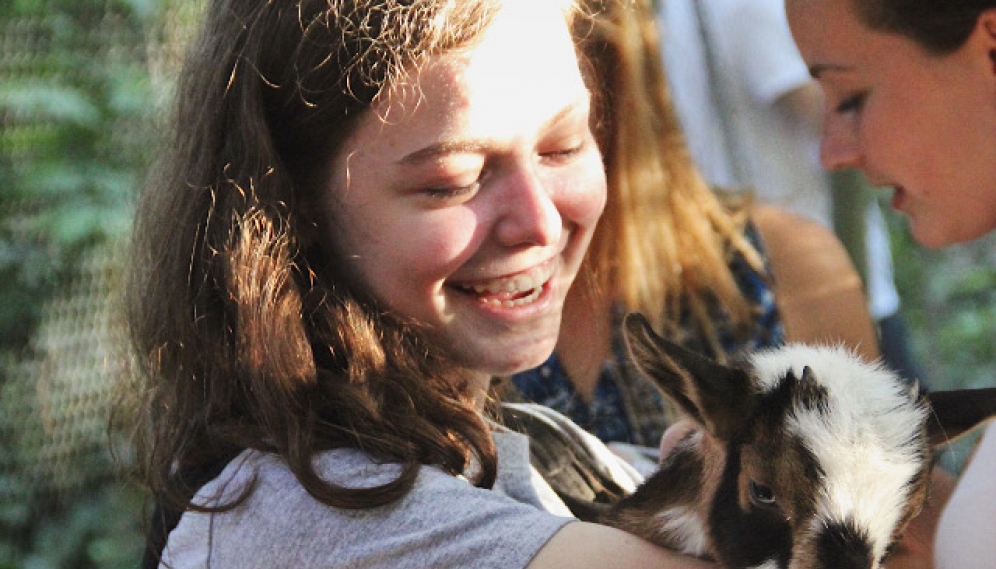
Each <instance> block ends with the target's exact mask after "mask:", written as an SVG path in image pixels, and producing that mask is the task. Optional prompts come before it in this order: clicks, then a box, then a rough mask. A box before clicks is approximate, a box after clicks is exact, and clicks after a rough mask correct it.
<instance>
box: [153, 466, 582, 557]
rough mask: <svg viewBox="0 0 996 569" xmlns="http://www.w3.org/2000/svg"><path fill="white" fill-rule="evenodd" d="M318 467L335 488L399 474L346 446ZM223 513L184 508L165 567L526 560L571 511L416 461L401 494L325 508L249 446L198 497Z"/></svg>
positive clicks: (288, 474) (368, 483) (378, 481)
mask: <svg viewBox="0 0 996 569" xmlns="http://www.w3.org/2000/svg"><path fill="white" fill-rule="evenodd" d="M316 471H317V472H318V473H319V474H320V475H321V476H323V477H325V478H326V479H327V480H329V481H331V482H333V483H335V484H338V485H343V486H349V487H366V486H375V485H381V484H384V483H385V482H387V481H390V480H392V479H393V478H394V477H396V476H397V474H398V473H399V472H400V468H399V467H398V466H397V465H395V464H390V463H381V462H378V461H377V460H374V459H373V458H371V457H370V456H369V455H366V454H365V453H363V452H360V451H357V450H354V449H337V450H333V451H328V452H325V453H322V454H320V455H318V456H317V457H316ZM249 485H251V488H252V490H251V492H249V493H248V494H247V495H246V496H245V499H244V500H242V501H241V502H239V503H237V505H236V506H235V507H233V508H232V509H231V510H228V511H223V512H217V513H199V512H187V513H185V514H184V515H183V517H182V518H181V520H180V523H179V525H178V526H177V527H176V529H175V530H174V531H173V532H172V533H171V534H170V537H169V541H168V543H167V547H166V552H165V557H166V560H167V561H168V562H169V563H171V566H173V567H177V568H178V569H179V568H183V567H195V566H196V567H203V566H205V565H206V561H208V560H209V559H210V561H211V563H212V564H215V565H218V566H226V567H227V566H232V567H238V566H252V567H304V568H306V567H319V566H320V567H359V566H362V567H385V568H387V567H397V568H402V569H404V568H406V567H471V566H472V567H496V568H497V567H525V566H526V565H527V564H528V562H529V560H530V559H531V558H532V557H533V556H534V555H535V554H536V552H537V551H539V549H540V548H541V547H542V546H543V545H544V544H545V543H546V541H547V540H548V539H549V538H550V537H551V536H552V535H553V534H554V533H555V532H556V531H557V530H559V529H560V528H561V527H562V526H563V525H564V524H566V523H568V522H569V521H571V518H566V517H559V516H555V515H553V514H550V513H548V512H545V511H543V510H540V509H539V508H537V507H536V506H534V505H532V504H526V503H522V502H520V501H517V500H516V499H513V498H511V497H509V496H507V495H505V494H503V493H501V492H497V491H492V490H486V489H481V488H476V487H474V486H473V485H472V484H470V483H469V482H467V480H465V479H464V478H462V477H456V476H452V475H450V474H447V473H445V472H443V471H442V470H440V469H438V468H435V467H431V466H424V467H422V468H421V470H420V472H419V475H418V477H417V479H416V481H415V484H414V486H413V488H412V489H411V491H410V492H408V494H406V495H405V496H404V497H403V498H401V499H400V500H398V501H396V502H394V503H391V504H388V505H386V506H381V507H375V508H369V509H357V510H347V509H337V508H332V507H329V506H327V505H326V504H324V503H323V502H321V501H319V500H318V499H316V498H315V497H313V496H311V495H310V494H308V492H307V491H305V489H304V488H303V487H302V486H301V485H300V484H299V483H298V482H297V479H296V478H295V477H294V474H293V473H292V472H291V471H290V470H289V469H288V468H287V466H286V464H285V463H284V462H283V461H282V460H281V459H280V458H279V457H276V456H274V455H269V454H265V453H260V452H256V451H247V452H245V453H243V454H242V455H240V456H239V457H237V458H236V459H235V460H233V461H232V462H231V463H230V464H229V465H228V466H227V467H226V468H225V470H224V471H223V472H222V474H221V475H220V476H219V477H218V478H216V479H215V480H213V481H211V482H210V483H208V484H207V485H205V486H204V487H203V488H202V489H201V490H200V491H199V492H198V495H197V498H196V503H198V504H202V505H213V504H215V503H217V501H218V500H219V499H221V500H222V501H225V500H228V501H230V500H231V499H232V498H237V497H239V496H240V495H241V494H242V493H243V491H244V490H245V489H246V488H247V487H249Z"/></svg>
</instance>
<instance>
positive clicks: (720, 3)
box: [658, 0, 926, 382]
mask: <svg viewBox="0 0 996 569" xmlns="http://www.w3.org/2000/svg"><path fill="white" fill-rule="evenodd" d="M658 19H659V22H660V23H661V27H662V32H661V33H662V38H663V54H664V59H665V68H666V70H667V74H668V78H669V83H670V85H671V90H672V92H673V93H674V101H675V107H676V109H677V111H678V115H679V118H680V119H681V122H682V126H683V129H684V132H685V133H686V137H687V139H688V144H689V147H690V149H691V152H692V156H693V157H694V159H695V160H696V163H697V164H699V166H700V168H701V170H702V173H703V175H704V176H705V178H706V179H707V180H708V181H709V182H710V183H712V184H716V185H719V186H726V187H737V188H750V189H751V190H753V192H754V195H755V196H756V197H757V199H759V200H760V201H762V202H764V203H768V204H772V205H775V206H778V207H780V208H783V209H785V210H787V211H790V212H793V213H797V214H799V215H803V216H806V217H809V218H811V219H814V220H816V221H818V222H819V223H821V224H822V225H823V226H824V227H827V228H831V229H832V228H834V212H833V197H832V196H833V191H832V183H831V177H830V175H829V174H828V172H827V171H826V170H824V169H823V168H822V167H821V165H820V163H819V157H818V146H819V123H820V116H821V112H822V107H823V95H822V92H821V90H820V87H819V85H818V84H817V83H816V82H815V81H814V80H813V78H812V77H810V76H809V71H808V69H807V68H806V65H805V63H804V62H803V61H802V58H801V57H800V56H799V52H798V50H797V49H796V47H795V44H794V43H793V41H792V37H791V34H790V32H789V29H788V24H787V23H786V21H785V10H784V7H783V5H782V0H709V1H708V2H701V1H698V0H664V1H662V2H661V3H660V4H659V9H658ZM842 181H843V182H844V183H849V184H855V183H860V181H859V180H857V179H856V178H854V177H848V178H842ZM862 197H863V198H865V199H864V202H865V204H864V205H865V207H864V209H863V213H862V215H861V217H862V218H863V219H859V220H858V222H859V223H862V227H861V229H862V231H861V232H860V233H863V235H864V238H863V239H862V240H861V241H862V243H863V249H862V250H861V251H859V252H858V254H857V256H856V257H855V259H856V260H857V261H859V262H860V261H864V267H861V269H863V270H860V271H859V272H861V273H862V275H863V276H864V278H865V290H866V293H867V295H868V307H869V311H870V312H871V314H872V317H873V319H874V320H875V323H876V326H877V328H878V334H879V340H880V347H881V350H882V356H883V359H884V360H885V362H886V363H887V364H888V365H889V366H890V367H892V368H893V369H895V370H896V371H897V372H899V373H900V374H901V375H902V376H903V377H906V378H907V379H909V380H911V381H912V380H919V381H922V382H926V378H924V377H923V374H922V371H921V370H920V368H919V366H918V365H917V364H916V361H915V358H914V357H913V355H912V353H911V349H910V346H909V338H908V332H907V329H906V324H905V321H904V319H903V317H902V313H901V311H900V298H899V293H898V291H897V290H896V285H895V279H894V276H893V265H892V253H891V246H890V243H889V234H888V227H887V225H886V222H885V219H884V218H883V216H882V212H881V210H880V208H879V205H878V201H877V200H876V199H872V198H870V197H869V196H862Z"/></svg>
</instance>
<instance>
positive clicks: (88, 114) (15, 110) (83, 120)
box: [0, 79, 101, 127]
mask: <svg viewBox="0 0 996 569" xmlns="http://www.w3.org/2000/svg"><path fill="white" fill-rule="evenodd" d="M0 109H3V110H6V111H7V112H8V113H11V114H13V115H14V116H15V117H20V118H21V120H24V119H28V118H30V119H31V120H35V121H44V120H46V119H48V120H53V121H60V122H62V121H65V122H71V123H74V124H77V125H81V126H87V127H94V126H96V124H97V123H98V121H100V118H101V114H100V111H99V110H98V109H97V107H95V106H94V105H93V104H92V103H91V101H90V97H89V96H87V94H86V93H85V92H83V91H82V90H80V89H78V88H75V87H70V86H66V85H58V84H53V83H47V82H42V81H39V80H38V79H28V80H20V81H18V80H11V81H4V82H2V83H0Z"/></svg>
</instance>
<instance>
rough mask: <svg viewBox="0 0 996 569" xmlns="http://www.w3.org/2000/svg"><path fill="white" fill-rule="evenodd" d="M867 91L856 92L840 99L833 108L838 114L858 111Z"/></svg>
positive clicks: (862, 104)
mask: <svg viewBox="0 0 996 569" xmlns="http://www.w3.org/2000/svg"><path fill="white" fill-rule="evenodd" d="M866 97H867V93H858V94H857V95H852V96H850V97H847V98H846V99H844V100H843V101H841V102H840V103H839V104H838V105H837V107H836V108H835V109H834V110H835V111H836V112H837V113H838V114H844V113H850V112H853V111H860V110H861V108H862V107H863V106H864V104H865V99H866Z"/></svg>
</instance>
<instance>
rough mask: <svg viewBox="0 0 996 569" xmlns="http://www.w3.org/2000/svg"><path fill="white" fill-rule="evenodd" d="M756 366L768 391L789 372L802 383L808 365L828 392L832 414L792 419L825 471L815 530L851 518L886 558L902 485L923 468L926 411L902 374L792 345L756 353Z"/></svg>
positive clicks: (838, 351)
mask: <svg viewBox="0 0 996 569" xmlns="http://www.w3.org/2000/svg"><path fill="white" fill-rule="evenodd" d="M753 364H754V366H755V370H756V373H757V376H758V380H759V382H760V384H761V386H762V389H765V390H770V389H773V388H774V387H776V386H777V385H778V383H779V382H780V381H781V379H782V378H783V377H784V376H785V374H786V373H787V372H788V371H789V370H792V372H793V373H794V375H795V377H796V378H800V377H801V376H802V371H803V367H805V366H808V367H809V368H810V369H811V370H812V371H813V374H814V375H815V381H816V382H817V383H818V384H819V385H821V386H823V387H824V388H825V389H826V391H827V404H828V407H829V411H828V412H826V413H820V412H819V411H817V410H806V409H795V410H794V412H793V413H790V416H789V417H788V419H787V421H786V427H787V428H788V430H789V431H790V432H792V433H793V434H794V435H795V436H797V437H799V438H800V439H801V440H802V441H803V442H804V444H805V445H806V447H807V448H808V449H809V450H810V451H811V452H812V453H813V454H814V455H815V456H816V458H817V460H818V461H819V463H820V466H821V467H822V469H823V471H824V472H825V473H826V479H825V480H824V481H823V485H822V488H821V491H820V494H819V495H818V496H817V502H816V504H817V519H815V520H813V524H814V525H818V524H823V523H830V522H845V521H848V520H851V521H853V522H854V523H855V524H856V525H857V526H858V527H860V528H862V529H864V530H865V531H866V532H868V536H869V538H870V539H871V541H872V543H873V547H874V554H875V557H876V558H878V557H880V556H881V555H882V554H883V553H884V551H885V547H886V546H887V545H888V543H889V541H890V539H891V537H892V532H893V530H894V528H895V526H896V524H897V523H898V521H899V518H900V516H901V515H902V514H903V511H904V508H905V505H906V498H907V496H906V495H905V492H903V489H904V486H905V485H906V484H907V483H908V482H909V481H910V480H911V479H912V478H913V477H914V476H915V475H916V474H917V473H918V472H919V471H920V470H921V469H922V467H923V453H924V451H925V449H926V442H925V441H924V440H922V439H918V438H917V437H919V436H920V433H921V429H922V426H923V424H924V421H925V420H926V417H927V409H926V408H925V407H923V406H921V405H918V404H917V403H915V402H914V400H913V398H912V397H911V395H910V388H909V386H908V385H906V383H905V382H903V380H902V379H901V378H899V377H898V376H897V375H895V374H893V373H892V372H890V371H888V370H887V369H885V368H884V367H882V366H881V365H877V364H867V363H863V362H862V361H861V360H860V359H858V358H857V357H856V356H854V355H853V354H851V353H850V352H848V351H847V350H846V349H844V348H840V347H820V348H816V347H811V346H804V345H798V344H797V345H789V346H786V347H784V348H781V349H779V350H777V351H766V352H760V353H758V354H756V355H755V356H754V357H753Z"/></svg>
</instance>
